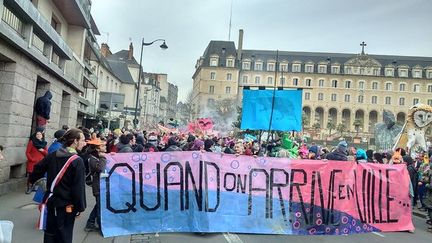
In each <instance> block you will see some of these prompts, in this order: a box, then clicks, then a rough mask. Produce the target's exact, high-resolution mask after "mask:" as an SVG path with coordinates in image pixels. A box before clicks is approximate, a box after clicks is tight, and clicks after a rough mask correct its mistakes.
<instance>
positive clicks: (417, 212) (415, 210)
mask: <svg viewBox="0 0 432 243" xmlns="http://www.w3.org/2000/svg"><path fill="white" fill-rule="evenodd" d="M412 213H413V215H415V216H417V217H420V218H424V219H426V217H427V212H425V211H420V210H418V208H417V207H414V208H413V209H412Z"/></svg>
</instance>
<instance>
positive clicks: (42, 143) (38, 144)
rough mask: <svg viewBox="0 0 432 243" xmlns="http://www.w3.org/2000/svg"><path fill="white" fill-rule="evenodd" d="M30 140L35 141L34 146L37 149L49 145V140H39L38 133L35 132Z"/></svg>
mask: <svg viewBox="0 0 432 243" xmlns="http://www.w3.org/2000/svg"><path fill="white" fill-rule="evenodd" d="M30 140H31V141H32V143H33V146H35V148H36V149H44V148H45V147H46V146H47V141H45V140H44V139H43V138H42V140H39V139H37V138H36V134H33V135H32V136H31V137H30Z"/></svg>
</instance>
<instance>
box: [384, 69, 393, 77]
mask: <svg viewBox="0 0 432 243" xmlns="http://www.w3.org/2000/svg"><path fill="white" fill-rule="evenodd" d="M393 72H394V71H393V69H392V68H386V72H385V75H386V76H389V77H393Z"/></svg>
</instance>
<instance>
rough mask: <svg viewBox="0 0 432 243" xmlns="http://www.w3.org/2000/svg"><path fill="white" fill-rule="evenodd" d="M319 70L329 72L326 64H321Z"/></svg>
mask: <svg viewBox="0 0 432 243" xmlns="http://www.w3.org/2000/svg"><path fill="white" fill-rule="evenodd" d="M318 72H319V73H327V66H326V65H319V67H318Z"/></svg>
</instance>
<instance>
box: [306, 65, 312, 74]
mask: <svg viewBox="0 0 432 243" xmlns="http://www.w3.org/2000/svg"><path fill="white" fill-rule="evenodd" d="M306 72H307V73H312V72H313V66H312V65H306Z"/></svg>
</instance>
